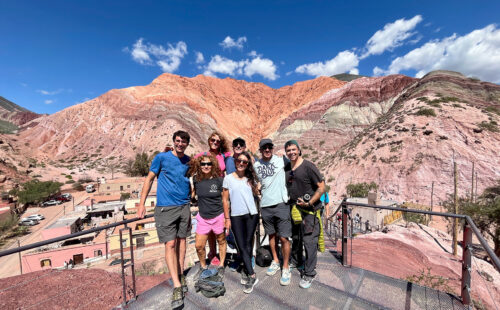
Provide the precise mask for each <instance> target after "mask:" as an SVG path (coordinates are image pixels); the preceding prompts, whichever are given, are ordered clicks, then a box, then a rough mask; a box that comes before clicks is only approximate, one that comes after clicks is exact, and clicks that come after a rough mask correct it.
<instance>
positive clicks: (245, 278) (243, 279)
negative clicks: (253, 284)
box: [240, 270, 249, 285]
mask: <svg viewBox="0 0 500 310" xmlns="http://www.w3.org/2000/svg"><path fill="white" fill-rule="evenodd" d="M248 281H249V277H248V276H247V274H246V273H245V271H243V270H242V271H241V281H240V283H241V284H242V285H246V284H247V283H248Z"/></svg>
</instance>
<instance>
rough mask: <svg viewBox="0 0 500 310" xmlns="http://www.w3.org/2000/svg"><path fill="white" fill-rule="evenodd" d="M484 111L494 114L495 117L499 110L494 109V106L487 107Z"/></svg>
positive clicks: (499, 113)
mask: <svg viewBox="0 0 500 310" xmlns="http://www.w3.org/2000/svg"><path fill="white" fill-rule="evenodd" d="M486 111H488V112H491V113H495V114H496V115H500V108H498V107H495V106H489V107H487V108H486Z"/></svg>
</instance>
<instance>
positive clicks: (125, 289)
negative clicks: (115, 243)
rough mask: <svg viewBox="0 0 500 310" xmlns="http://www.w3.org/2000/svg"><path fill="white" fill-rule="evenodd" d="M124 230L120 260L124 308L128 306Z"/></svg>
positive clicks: (121, 236)
mask: <svg viewBox="0 0 500 310" xmlns="http://www.w3.org/2000/svg"><path fill="white" fill-rule="evenodd" d="M122 231H123V229H120V258H121V264H120V265H121V267H122V288H123V299H122V306H124V307H125V306H126V305H127V284H126V283H125V262H124V257H123V234H122Z"/></svg>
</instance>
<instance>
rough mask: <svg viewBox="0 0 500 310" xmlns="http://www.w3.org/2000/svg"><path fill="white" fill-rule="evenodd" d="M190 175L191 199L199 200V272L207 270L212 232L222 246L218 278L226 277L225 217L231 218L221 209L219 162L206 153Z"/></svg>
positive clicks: (194, 159)
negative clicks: (207, 252) (207, 255)
mask: <svg viewBox="0 0 500 310" xmlns="http://www.w3.org/2000/svg"><path fill="white" fill-rule="evenodd" d="M189 174H190V175H191V176H192V177H193V187H194V188H193V191H192V196H193V197H194V196H195V195H196V196H198V208H199V212H198V214H197V215H196V220H197V224H196V238H195V246H196V253H197V254H198V258H199V260H200V264H201V268H200V270H201V271H202V270H204V269H206V268H207V263H206V250H205V247H206V244H207V240H208V236H209V234H210V233H211V232H213V234H214V235H215V238H216V239H217V242H218V244H219V256H220V260H219V267H218V269H219V274H222V275H223V274H224V260H225V259H226V234H225V229H224V223H225V217H227V218H229V210H224V207H223V206H222V182H223V178H222V177H221V176H220V170H219V164H218V161H217V159H216V158H215V157H214V156H213V155H211V154H209V153H204V154H203V155H201V156H200V157H197V158H193V159H192V160H191V163H190V169H189ZM224 214H226V216H225V215H224Z"/></svg>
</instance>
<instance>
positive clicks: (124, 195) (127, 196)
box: [120, 193, 130, 201]
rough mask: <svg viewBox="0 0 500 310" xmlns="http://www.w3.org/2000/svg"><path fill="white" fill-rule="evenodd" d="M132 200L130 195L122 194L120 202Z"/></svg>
mask: <svg viewBox="0 0 500 310" xmlns="http://www.w3.org/2000/svg"><path fill="white" fill-rule="evenodd" d="M129 198H130V193H120V200H121V201H123V200H127V199H129Z"/></svg>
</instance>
